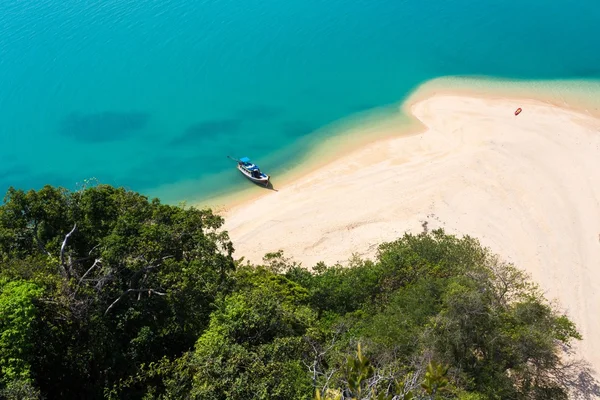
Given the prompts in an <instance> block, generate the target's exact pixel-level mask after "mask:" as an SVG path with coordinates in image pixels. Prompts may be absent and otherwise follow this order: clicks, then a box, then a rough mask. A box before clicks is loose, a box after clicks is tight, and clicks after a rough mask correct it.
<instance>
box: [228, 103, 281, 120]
mask: <svg viewBox="0 0 600 400" xmlns="http://www.w3.org/2000/svg"><path fill="white" fill-rule="evenodd" d="M281 114H283V108H278V107H271V106H255V107H248V108H243V109H241V110H239V111H238V112H237V113H236V115H237V116H238V117H239V118H241V119H252V120H257V119H260V120H265V119H273V118H277V117H279V116H280V115H281Z"/></svg>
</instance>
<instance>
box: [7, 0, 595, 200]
mask: <svg viewBox="0 0 600 400" xmlns="http://www.w3.org/2000/svg"><path fill="white" fill-rule="evenodd" d="M445 75H477V76H479V75H484V76H496V77H507V78H524V79H554V78H561V79H565V78H566V79H570V78H584V79H598V78H600V5H598V3H597V1H596V0H570V1H567V0H554V1H552V2H547V1H542V0H530V1H529V2H519V3H515V2H507V1H505V0H488V1H485V2H481V1H480V2H476V1H468V0H455V1H453V2H450V1H442V0H433V1H428V2H427V1H426V2H423V1H417V0H368V1H367V0H344V1H342V0H327V1H325V0H287V1H275V0H260V1H258V0H246V1H239V0H238V1H233V0H220V1H218V0H215V1H206V0H196V1H191V0H178V1H171V0H162V1H150V0H137V1H135V2H133V1H131V2H129V1H122V0H120V1H117V0H103V1H85V0H77V1H74V0H60V1H58V0H35V1H34V0H0V160H1V161H0V163H1V164H0V190H1V191H4V190H5V189H6V188H7V187H8V186H10V185H13V186H17V187H20V188H24V189H28V188H39V187H41V186H42V185H44V184H46V183H49V184H54V185H63V186H67V187H70V188H75V187H77V183H78V182H82V181H83V180H84V179H86V178H91V177H95V178H97V179H98V180H99V181H101V182H104V183H110V184H115V185H123V186H126V187H129V188H132V189H134V190H139V191H142V192H145V193H148V194H151V195H158V196H160V197H162V198H163V199H164V200H165V201H168V202H175V201H179V200H183V199H196V198H201V197H205V196H207V195H209V194H210V193H214V192H215V191H217V190H223V189H226V188H233V187H242V186H243V187H246V186H247V185H249V183H248V182H245V181H244V180H243V178H242V177H241V176H240V175H239V174H238V173H236V171H235V170H234V169H232V167H233V165H232V162H231V161H229V160H227V158H226V157H225V156H226V155H228V154H231V155H235V156H249V157H251V158H253V159H255V160H256V161H257V162H258V163H259V164H261V166H262V167H263V170H267V172H268V171H269V170H277V169H280V168H283V167H289V166H290V165H292V164H293V162H294V160H293V159H292V158H291V157H290V153H292V152H298V153H300V154H301V153H302V152H303V151H306V146H305V145H303V143H305V142H304V141H303V138H305V137H307V136H308V135H309V134H310V133H311V132H314V131H315V130H316V129H318V128H320V127H322V126H324V125H326V124H328V123H331V122H333V121H336V120H338V119H340V118H343V117H345V116H348V115H352V114H354V113H356V112H358V111H362V110H365V109H370V108H373V107H377V106H381V105H386V104H391V103H395V102H398V101H400V100H401V99H402V98H403V97H404V96H406V95H407V94H408V93H409V92H410V91H411V90H412V89H414V88H415V87H416V86H417V85H418V84H420V83H422V82H423V81H425V80H428V79H431V78H434V77H439V76H445ZM284 148H285V149H287V150H286V153H281V149H284ZM261 160H263V162H262V163H261ZM257 190H259V189H258V188H257Z"/></svg>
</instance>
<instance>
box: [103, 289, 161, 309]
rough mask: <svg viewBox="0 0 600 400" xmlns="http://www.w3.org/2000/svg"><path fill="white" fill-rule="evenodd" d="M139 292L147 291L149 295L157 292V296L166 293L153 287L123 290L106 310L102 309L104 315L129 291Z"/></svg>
mask: <svg viewBox="0 0 600 400" xmlns="http://www.w3.org/2000/svg"><path fill="white" fill-rule="evenodd" d="M140 292H148V295H149V296H150V295H152V294H153V293H154V294H157V295H159V296H165V295H166V293H162V292H158V291H156V290H154V289H127V290H126V291H124V292H123V294H121V295H120V296H119V297H117V299H116V300H115V301H113V302H112V304H111V305H110V306H108V308H107V309H106V311H104V315H106V314H107V313H108V312H109V311H110V309H111V308H113V307H114V306H115V305H116V304H117V303H118V302H119V300H121V299H122V298H123V297H125V296H126V295H128V294H129V293H140Z"/></svg>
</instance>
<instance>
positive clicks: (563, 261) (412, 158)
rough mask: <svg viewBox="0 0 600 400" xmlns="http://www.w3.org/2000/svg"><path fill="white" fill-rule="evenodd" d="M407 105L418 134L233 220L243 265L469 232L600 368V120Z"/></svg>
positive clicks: (469, 105)
mask: <svg viewBox="0 0 600 400" xmlns="http://www.w3.org/2000/svg"><path fill="white" fill-rule="evenodd" d="M517 107H521V108H522V109H523V111H522V113H521V114H520V115H518V116H515V115H514V111H515V109H516V108H517ZM408 108H409V110H410V112H411V113H412V114H414V116H415V117H416V118H418V119H419V120H420V121H421V122H422V124H423V125H424V128H423V129H421V132H420V133H417V134H415V135H412V136H408V137H406V136H403V137H398V138H391V139H384V140H379V141H377V142H374V143H371V144H368V145H366V146H364V147H362V148H360V149H359V150H356V151H354V152H351V153H348V154H346V155H343V156H342V157H340V158H338V159H337V160H335V161H334V162H331V163H329V164H327V165H326V166H322V167H320V168H318V169H317V170H314V171H312V172H310V173H309V174H307V175H305V176H304V177H302V178H300V179H297V180H295V181H293V182H291V183H288V184H285V185H284V186H282V187H277V189H278V191H277V192H275V191H265V192H264V193H263V194H261V195H260V196H259V197H258V198H255V199H252V200H250V201H248V202H245V203H243V204H238V205H236V206H235V207H232V208H230V209H228V210H227V211H226V212H224V213H223V215H224V216H225V218H226V225H225V229H227V230H228V231H229V233H230V235H231V238H232V240H233V243H234V246H235V249H236V253H235V256H236V257H241V256H244V257H245V258H246V259H248V260H250V261H252V262H260V261H261V258H262V256H263V255H264V253H266V252H270V251H276V250H279V249H281V250H283V251H284V252H285V254H286V255H287V256H291V257H293V259H295V260H297V261H301V262H302V264H303V265H304V266H306V267H312V266H313V265H314V264H315V263H316V262H318V261H325V262H326V263H329V264H332V263H336V262H340V263H344V262H345V261H346V260H348V258H349V257H351V255H352V254H359V255H361V256H363V257H373V256H374V255H375V253H376V250H377V246H378V245H379V244H380V243H382V242H384V241H390V240H393V239H395V238H397V237H399V236H401V235H402V234H403V233H404V232H420V231H421V230H422V229H423V228H422V224H423V223H424V222H427V223H428V227H429V228H430V229H433V228H437V227H443V228H444V229H445V230H446V231H447V232H448V233H454V234H458V235H465V234H468V235H471V236H474V237H476V238H478V239H479V240H480V241H481V243H482V244H483V245H484V246H487V247H489V248H490V249H491V250H492V251H494V252H495V253H497V254H499V255H500V256H501V257H502V258H503V259H504V260H506V261H509V262H512V263H514V264H515V265H516V266H518V267H519V268H521V269H524V270H526V271H527V272H528V273H529V274H530V275H531V277H532V278H533V280H534V281H535V282H537V283H538V284H539V285H540V287H541V288H542V289H543V291H544V292H545V294H546V296H547V297H548V298H549V299H553V300H556V301H557V304H558V307H559V308H560V309H562V310H564V311H565V312H566V313H567V314H568V315H569V316H570V317H571V318H572V319H573V320H574V321H575V322H576V324H577V326H578V327H579V329H580V332H581V333H582V335H583V337H584V340H583V341H582V342H581V343H580V345H579V346H578V352H579V354H580V355H582V356H584V357H585V359H586V360H588V361H589V362H590V363H591V364H592V366H593V367H594V368H595V370H596V371H600V318H598V316H599V315H600V270H599V269H598V268H599V267H600V119H598V118H596V117H594V116H592V115H591V114H590V113H589V112H585V111H583V110H582V111H576V110H573V109H567V108H561V107H557V106H556V105H552V104H549V103H547V102H542V101H538V100H533V99H531V100H529V99H523V98H519V99H510V98H506V97H496V98H491V97H482V96H479V95H471V96H469V95H465V94H463V93H461V94H459V95H457V94H450V93H437V94H433V95H430V96H428V97H426V98H425V99H423V98H420V99H419V100H418V101H416V102H414V103H412V104H410V106H409V107H408Z"/></svg>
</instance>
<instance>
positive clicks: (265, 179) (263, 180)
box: [237, 165, 271, 187]
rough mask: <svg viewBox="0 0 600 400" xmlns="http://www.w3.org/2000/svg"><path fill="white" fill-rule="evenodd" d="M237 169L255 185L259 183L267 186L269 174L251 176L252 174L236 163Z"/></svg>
mask: <svg viewBox="0 0 600 400" xmlns="http://www.w3.org/2000/svg"><path fill="white" fill-rule="evenodd" d="M237 169H238V171H240V172H241V173H242V175H244V176H245V177H246V178H248V179H249V180H250V181H252V182H254V183H256V184H257V185H261V186H265V187H266V186H269V181H270V179H271V177H270V176H269V175H266V174H261V177H260V178H257V177H254V176H252V174H251V173H250V172H248V171H246V170H245V169H244V168H242V167H241V166H239V165H238V167H237Z"/></svg>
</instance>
